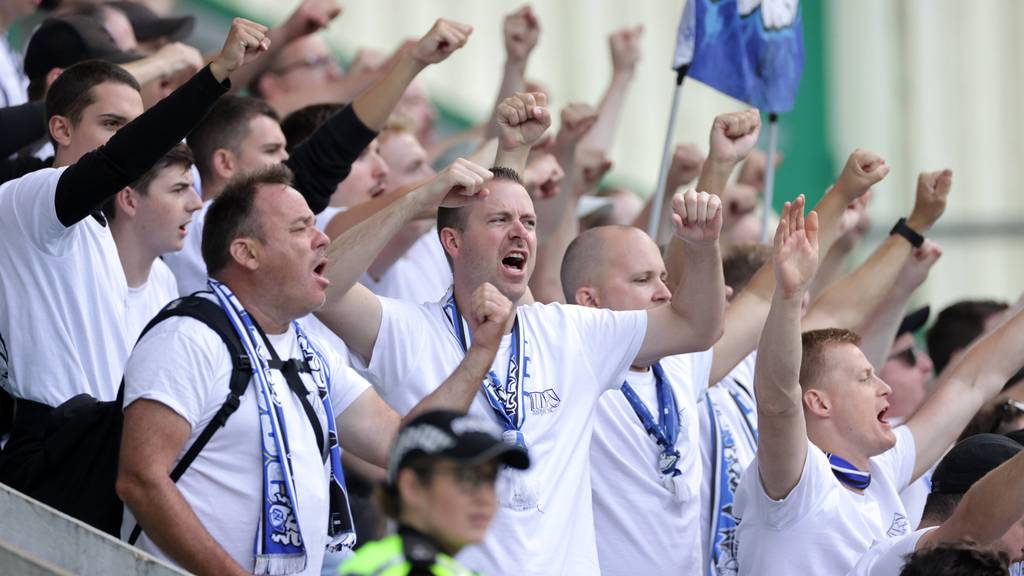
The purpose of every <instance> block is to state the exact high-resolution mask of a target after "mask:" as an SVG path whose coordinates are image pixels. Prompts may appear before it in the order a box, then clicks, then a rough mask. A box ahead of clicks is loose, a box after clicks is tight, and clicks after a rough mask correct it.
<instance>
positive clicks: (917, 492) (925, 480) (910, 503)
mask: <svg viewBox="0 0 1024 576" xmlns="http://www.w3.org/2000/svg"><path fill="white" fill-rule="evenodd" d="M932 470H934V468H932ZM932 470H929V471H927V472H925V473H924V474H922V475H921V477H920V478H918V479H917V480H915V481H913V482H911V483H910V485H909V486H907V487H906V488H904V489H903V490H902V491H901V492H900V500H903V507H904V508H906V509H907V521H908V522H910V529H911V530H917V526H918V525H919V524H920V523H921V515H922V514H924V505H925V503H926V502H927V501H928V495H929V494H931V491H932Z"/></svg>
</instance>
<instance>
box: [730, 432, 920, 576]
mask: <svg viewBox="0 0 1024 576" xmlns="http://www.w3.org/2000/svg"><path fill="white" fill-rule="evenodd" d="M894 432H895V434H896V445H895V446H894V447H892V448H891V449H889V450H887V451H885V452H883V453H882V454H880V455H878V456H875V457H874V458H871V460H870V463H871V464H870V471H871V485H870V486H868V488H867V489H866V490H865V491H864V493H863V494H857V493H855V492H852V491H850V490H848V489H846V488H844V487H843V485H842V484H840V483H839V480H838V479H836V477H835V475H834V474H833V473H832V468H831V467H830V466H829V463H828V458H827V457H826V456H825V453H824V452H822V451H821V449H819V448H818V447H817V446H815V445H814V444H812V443H811V442H810V441H808V442H807V457H806V458H805V459H804V469H803V472H802V474H801V476H800V481H799V482H798V483H797V485H796V486H795V487H794V488H793V490H792V491H791V492H790V493H789V495H787V496H786V497H785V498H783V499H782V500H772V499H771V498H769V497H768V495H767V494H765V492H764V488H763V486H762V485H761V475H760V473H759V472H758V468H757V459H756V458H755V459H754V462H752V463H751V465H750V466H749V467H748V468H747V471H746V472H744V474H743V479H742V480H741V481H740V487H739V489H738V490H737V491H736V514H737V516H738V517H739V518H741V520H740V527H739V544H740V574H761V573H763V571H764V570H765V567H767V566H770V567H772V573H773V574H778V575H787V574H792V575H794V576H795V575H800V576H803V575H805V574H845V573H846V572H848V571H849V570H850V569H851V568H853V565H854V564H856V563H857V560H858V559H859V558H860V557H861V556H862V555H863V554H864V553H865V552H867V550H868V548H870V547H871V543H872V542H874V541H875V540H880V539H883V538H887V537H888V538H894V537H896V536H900V535H903V534H906V533H908V532H910V526H909V523H908V522H907V511H906V509H904V508H903V502H902V501H901V500H900V497H899V491H900V490H902V489H903V488H904V487H905V486H906V485H907V484H909V483H910V481H911V478H912V475H913V473H914V460H915V458H916V448H915V445H914V437H913V436H912V435H911V433H910V429H909V428H907V427H906V426H900V427H898V428H896V429H895V431H894Z"/></svg>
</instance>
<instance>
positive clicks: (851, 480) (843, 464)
mask: <svg viewBox="0 0 1024 576" xmlns="http://www.w3.org/2000/svg"><path fill="white" fill-rule="evenodd" d="M825 456H827V457H828V464H829V466H831V467H832V473H833V474H835V475H836V478H837V479H838V480H839V481H840V482H841V483H843V484H844V485H846V486H849V487H850V488H853V489H855V490H867V488H868V486H870V485H871V473H870V472H863V471H861V470H860V469H859V468H857V467H856V466H854V465H853V464H851V463H849V462H848V461H846V460H844V459H842V458H840V457H839V456H836V455H835V454H829V453H828V452H826V453H825Z"/></svg>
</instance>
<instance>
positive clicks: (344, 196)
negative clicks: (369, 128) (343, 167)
mask: <svg viewBox="0 0 1024 576" xmlns="http://www.w3.org/2000/svg"><path fill="white" fill-rule="evenodd" d="M390 177H391V172H390V170H388V165H387V163H385V162H384V159H383V158H381V155H380V143H379V142H378V141H377V140H376V139H374V140H373V142H370V145H369V146H367V147H366V149H365V150H363V153H362V154H360V155H359V158H357V159H356V161H355V162H353V163H352V169H351V171H350V172H349V173H348V176H347V177H346V178H345V179H344V180H342V181H341V182H340V183H339V184H338V187H337V188H335V189H334V194H332V195H331V206H346V207H347V206H355V205H357V204H362V203H363V202H366V201H367V200H370V199H373V198H376V197H377V196H380V195H381V194H383V193H384V192H386V191H387V190H388V187H389V182H390Z"/></svg>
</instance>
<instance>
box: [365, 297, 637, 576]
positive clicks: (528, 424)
mask: <svg viewBox="0 0 1024 576" xmlns="http://www.w3.org/2000/svg"><path fill="white" fill-rule="evenodd" d="M380 301H381V307H382V311H383V314H382V317H381V326H380V331H379V333H378V335H377V341H376V345H375V346H374V350H373V357H372V360H371V362H370V364H369V371H368V374H369V376H368V379H369V380H370V381H371V382H373V384H374V386H375V387H377V390H378V391H379V392H380V394H381V396H382V397H383V398H384V400H385V401H387V402H388V404H390V405H391V406H392V407H393V408H395V410H397V411H398V412H399V413H400V414H405V413H407V412H408V411H409V409H410V408H412V407H413V406H414V405H415V404H416V403H417V402H419V400H420V399H422V398H423V397H425V396H426V395H427V394H429V393H430V392H432V391H434V390H435V389H436V388H437V387H438V386H439V385H440V384H441V383H442V382H443V381H444V380H445V379H446V378H447V377H448V376H449V375H450V374H451V373H452V372H453V371H454V370H455V368H456V367H457V366H458V364H459V362H461V361H462V358H463V356H464V354H463V351H462V349H461V348H460V346H459V343H458V340H457V339H456V337H455V334H454V332H453V331H452V329H451V326H450V324H449V323H448V320H447V319H446V318H445V314H444V312H443V310H442V307H441V304H439V303H433V304H418V305H417V304H412V303H409V302H405V301H401V300H393V299H389V298H381V299H380ZM518 315H519V322H520V325H521V327H522V330H523V337H524V339H525V342H526V344H525V360H524V366H523V367H522V369H521V372H522V381H523V386H524V389H525V391H526V394H527V398H526V399H525V401H524V405H525V407H526V408H527V409H528V411H527V413H526V419H525V422H524V424H523V428H522V431H523V434H524V435H525V438H526V444H527V446H528V448H529V451H530V461H531V466H530V469H529V470H528V471H526V472H524V473H521V474H524V475H525V478H526V483H527V484H528V485H529V486H531V487H533V488H534V489H535V491H536V493H537V495H538V500H537V505H536V507H534V508H532V509H528V510H513V509H511V508H506V507H504V506H503V507H500V508H499V510H498V514H497V516H496V517H495V519H494V521H493V522H492V523H491V527H490V530H489V531H488V534H487V538H486V539H485V540H484V542H483V543H482V544H481V545H480V546H472V547H469V548H467V549H465V550H463V552H462V553H461V554H459V557H458V560H459V561H460V562H462V563H463V564H465V565H466V566H467V567H469V568H471V569H473V570H477V571H481V572H483V573H485V574H512V573H515V574H519V575H524V576H528V575H536V576H551V575H558V574H565V575H573V576H575V575H579V574H597V573H599V570H600V569H599V568H598V561H597V549H596V546H595V541H594V522H593V514H592V508H591V492H590V490H588V489H587V487H589V486H590V451H589V450H588V448H587V447H588V446H589V445H590V436H591V430H592V427H593V414H594V408H595V406H596V404H597V399H598V397H599V396H600V395H601V393H603V392H604V391H605V390H610V389H614V388H618V387H619V386H621V385H622V380H623V377H624V375H625V371H626V370H627V369H628V367H629V365H630V364H631V363H632V362H633V359H634V358H636V354H637V352H638V351H639V350H640V346H641V344H642V343H643V339H644V334H645V333H646V330H647V313H646V312H645V311H633V312H614V311H611V310H599V309H594V308H583V307H580V306H564V305H560V304H547V305H543V304H533V305H529V306H520V307H519V309H518ZM510 341H511V339H510V337H509V336H507V335H506V337H505V338H504V339H503V340H502V345H501V348H500V349H499V350H498V354H497V356H496V358H495V361H494V364H493V366H492V369H493V370H494V372H495V375H496V376H497V378H498V379H499V381H501V382H504V381H505V377H506V375H507V373H508V349H509V343H510ZM470 412H471V413H475V414H478V415H482V416H485V417H487V418H492V419H496V416H495V415H494V412H493V411H492V410H491V408H490V406H489V405H488V404H487V402H486V400H485V399H484V395H483V394H478V395H477V397H476V399H475V400H474V402H473V405H472V406H471V407H470ZM507 480H508V479H507V478H502V479H499V485H498V493H499V501H504V500H506V499H507V495H508V490H509V485H510V484H509V482H508V481H507Z"/></svg>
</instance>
